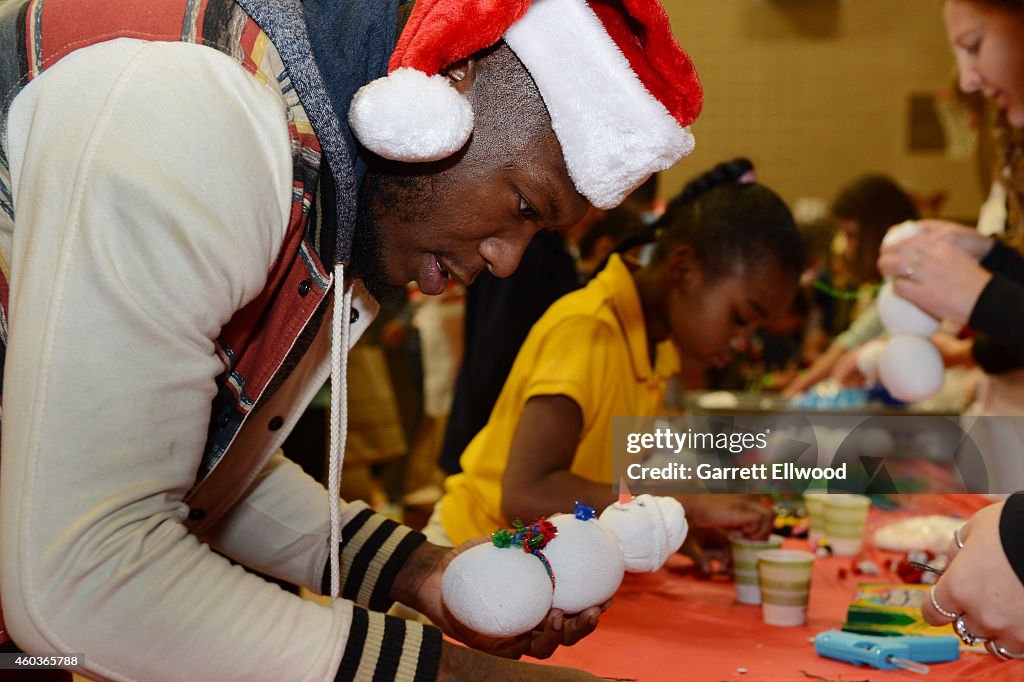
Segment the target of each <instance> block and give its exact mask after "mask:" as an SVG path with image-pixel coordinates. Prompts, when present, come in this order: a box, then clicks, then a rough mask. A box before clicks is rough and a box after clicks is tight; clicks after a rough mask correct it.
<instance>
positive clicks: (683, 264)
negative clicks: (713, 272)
mask: <svg viewBox="0 0 1024 682" xmlns="http://www.w3.org/2000/svg"><path fill="white" fill-rule="evenodd" d="M665 270H666V275H667V277H668V282H669V284H670V285H671V286H672V287H673V288H675V289H679V290H680V291H682V292H684V293H686V292H690V291H693V290H694V289H696V288H697V287H698V286H699V285H700V283H701V282H702V281H703V278H704V270H703V269H702V268H701V266H700V263H699V262H698V261H697V253H696V252H695V251H694V250H693V247H692V246H690V245H689V244H676V245H675V246H673V247H672V249H671V250H670V251H669V252H668V256H667V257H666V258H665Z"/></svg>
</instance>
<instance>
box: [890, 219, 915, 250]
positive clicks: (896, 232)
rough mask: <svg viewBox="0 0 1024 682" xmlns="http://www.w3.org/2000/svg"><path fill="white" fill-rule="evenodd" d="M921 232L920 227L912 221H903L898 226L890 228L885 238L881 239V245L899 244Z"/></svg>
mask: <svg viewBox="0 0 1024 682" xmlns="http://www.w3.org/2000/svg"><path fill="white" fill-rule="evenodd" d="M920 232H921V227H920V226H919V225H918V224H917V222H915V221H913V220H904V221H903V222H902V223H900V224H899V225H893V226H892V227H890V228H889V229H888V230H887V231H886V233H885V236H884V237H882V245H883V246H889V245H891V244H896V243H897V242H901V241H903V240H904V239H906V238H908V237H913V236H914V235H916V234H919V233H920Z"/></svg>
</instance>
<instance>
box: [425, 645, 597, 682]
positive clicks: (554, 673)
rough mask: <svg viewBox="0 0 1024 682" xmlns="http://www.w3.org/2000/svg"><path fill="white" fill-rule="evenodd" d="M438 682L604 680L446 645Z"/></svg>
mask: <svg viewBox="0 0 1024 682" xmlns="http://www.w3.org/2000/svg"><path fill="white" fill-rule="evenodd" d="M441 646H442V649H441V669H440V670H439V671H438V675H437V680H438V682H455V681H456V680H459V681H462V680H502V682H519V681H522V682H546V681H548V680H550V681H551V682H596V681H597V680H601V679H604V678H600V677H597V676H596V675H592V674H591V673H588V672H584V671H582V670H575V669H573V668H562V667H556V666H551V665H539V664H536V663H524V662H522V661H511V660H509V659H507V658H499V657H497V656H492V655H490V654H485V653H483V652H481V651H476V650H474V649H467V648H465V647H461V646H458V645H457V644H452V643H451V642H444V643H443V644H442V645H441Z"/></svg>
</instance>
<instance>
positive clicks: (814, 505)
mask: <svg viewBox="0 0 1024 682" xmlns="http://www.w3.org/2000/svg"><path fill="white" fill-rule="evenodd" d="M827 498H828V493H804V508H805V509H807V542H809V543H810V544H811V548H812V549H813V548H815V547H817V546H818V541H819V540H821V539H822V538H824V537H826V536H825V500H826V499H827Z"/></svg>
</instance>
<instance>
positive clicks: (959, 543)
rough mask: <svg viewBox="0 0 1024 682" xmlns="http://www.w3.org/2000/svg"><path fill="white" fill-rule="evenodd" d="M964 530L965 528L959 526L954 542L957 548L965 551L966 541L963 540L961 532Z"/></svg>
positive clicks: (954, 532) (954, 533)
mask: <svg viewBox="0 0 1024 682" xmlns="http://www.w3.org/2000/svg"><path fill="white" fill-rule="evenodd" d="M962 528H963V526H957V528H956V530H955V531H953V542H955V543H956V546H957V547H958V548H959V549H963V548H964V540H963V538H961V537H960V530H961V529H962Z"/></svg>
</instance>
